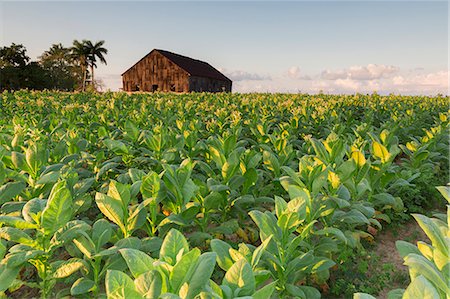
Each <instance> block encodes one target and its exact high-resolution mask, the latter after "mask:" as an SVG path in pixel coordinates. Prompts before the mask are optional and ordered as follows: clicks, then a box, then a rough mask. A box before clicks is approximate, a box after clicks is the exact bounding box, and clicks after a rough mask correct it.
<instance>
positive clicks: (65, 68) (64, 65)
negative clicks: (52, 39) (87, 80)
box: [38, 43, 81, 89]
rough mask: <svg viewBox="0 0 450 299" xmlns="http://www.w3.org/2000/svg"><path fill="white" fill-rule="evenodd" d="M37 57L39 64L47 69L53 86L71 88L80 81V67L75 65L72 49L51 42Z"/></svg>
mask: <svg viewBox="0 0 450 299" xmlns="http://www.w3.org/2000/svg"><path fill="white" fill-rule="evenodd" d="M38 58H39V63H40V64H41V66H42V67H43V68H44V69H46V70H48V71H49V74H50V76H51V77H52V81H53V83H54V84H55V85H54V87H55V88H58V89H73V88H74V86H75V84H76V82H77V81H80V76H81V73H80V68H79V67H78V65H76V63H77V61H76V60H75V59H74V57H73V55H72V50H71V49H69V48H66V47H64V46H63V45H62V44H61V43H59V44H53V45H52V46H51V47H50V49H49V50H47V51H45V52H44V53H42V55H41V56H39V57H38Z"/></svg>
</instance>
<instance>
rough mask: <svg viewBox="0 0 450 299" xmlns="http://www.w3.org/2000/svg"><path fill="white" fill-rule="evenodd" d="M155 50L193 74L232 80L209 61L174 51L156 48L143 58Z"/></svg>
mask: <svg viewBox="0 0 450 299" xmlns="http://www.w3.org/2000/svg"><path fill="white" fill-rule="evenodd" d="M154 51H157V52H158V53H160V54H161V55H163V56H164V57H166V58H167V59H169V60H170V61H172V62H173V63H175V64H176V65H178V66H179V67H180V68H182V69H183V70H185V71H186V72H188V73H189V74H190V75H191V76H196V77H208V78H213V79H217V80H224V81H230V82H231V80H230V79H229V78H227V77H226V76H225V75H224V74H222V73H221V72H219V71H218V70H217V69H215V68H214V67H213V66H211V65H210V64H209V63H207V62H204V61H201V60H197V59H192V58H189V57H187V56H183V55H180V54H176V53H172V52H169V51H165V50H160V49H154V50H152V51H151V52H150V53H148V54H147V55H145V56H144V57H143V58H142V59H141V60H143V59H144V58H145V57H147V56H148V55H150V54H151V53H153V52H154ZM141 60H139V61H138V62H136V63H135V64H134V65H133V66H132V67H130V68H129V69H128V70H126V71H125V72H124V73H123V74H125V73H126V72H128V71H129V70H130V69H131V68H133V67H134V66H135V65H136V64H138V63H139V62H140V61H141ZM123 74H122V75H123Z"/></svg>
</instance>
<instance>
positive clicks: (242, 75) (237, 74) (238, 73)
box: [219, 69, 272, 81]
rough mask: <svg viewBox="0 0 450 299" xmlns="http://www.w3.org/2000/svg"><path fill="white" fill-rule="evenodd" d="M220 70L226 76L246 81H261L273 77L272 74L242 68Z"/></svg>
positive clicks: (234, 79)
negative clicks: (267, 74)
mask: <svg viewBox="0 0 450 299" xmlns="http://www.w3.org/2000/svg"><path fill="white" fill-rule="evenodd" d="M219 71H220V72H222V73H224V74H225V76H227V77H228V78H230V79H231V80H233V81H245V80H252V81H261V80H271V79H272V78H271V77H270V76H266V75H260V74H256V73H249V72H246V71H242V70H235V71H229V70H227V69H219Z"/></svg>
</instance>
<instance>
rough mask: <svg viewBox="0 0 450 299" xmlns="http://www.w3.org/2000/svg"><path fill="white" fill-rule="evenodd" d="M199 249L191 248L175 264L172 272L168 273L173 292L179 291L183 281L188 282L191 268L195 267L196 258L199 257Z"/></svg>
mask: <svg viewBox="0 0 450 299" xmlns="http://www.w3.org/2000/svg"><path fill="white" fill-rule="evenodd" d="M200 254H201V252H200V250H199V249H198V248H195V249H192V250H191V251H189V252H188V253H186V254H185V255H183V256H182V257H181V259H180V260H179V261H178V262H177V263H176V264H175V266H174V267H173V270H172V272H171V273H170V277H169V280H170V285H171V287H172V290H173V291H174V292H175V293H178V292H179V291H180V288H181V286H182V285H183V284H184V283H188V284H189V281H187V279H189V278H190V276H191V275H192V270H193V268H194V267H195V265H196V263H197V261H198V258H199V257H200Z"/></svg>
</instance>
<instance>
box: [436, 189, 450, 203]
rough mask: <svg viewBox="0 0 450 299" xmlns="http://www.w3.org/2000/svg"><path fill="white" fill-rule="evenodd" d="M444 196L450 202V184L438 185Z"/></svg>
mask: <svg viewBox="0 0 450 299" xmlns="http://www.w3.org/2000/svg"><path fill="white" fill-rule="evenodd" d="M436 189H438V191H439V192H440V193H441V194H442V196H443V197H444V198H445V199H446V200H447V201H448V203H450V186H439V187H436Z"/></svg>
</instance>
